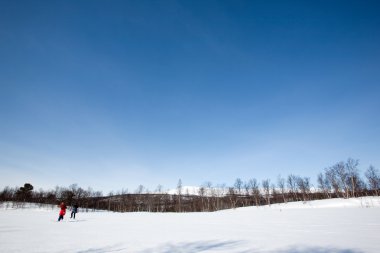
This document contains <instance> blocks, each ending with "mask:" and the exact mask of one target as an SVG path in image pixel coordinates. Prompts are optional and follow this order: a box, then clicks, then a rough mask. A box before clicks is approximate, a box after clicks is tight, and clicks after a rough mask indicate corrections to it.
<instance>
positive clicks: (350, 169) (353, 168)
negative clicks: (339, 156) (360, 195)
mask: <svg viewBox="0 0 380 253" xmlns="http://www.w3.org/2000/svg"><path fill="white" fill-rule="evenodd" d="M345 165H346V170H347V174H348V177H349V179H350V186H351V196H352V197H355V189H356V188H357V184H358V178H359V172H358V165H359V160H354V159H352V158H348V160H347V162H346V164H345Z"/></svg>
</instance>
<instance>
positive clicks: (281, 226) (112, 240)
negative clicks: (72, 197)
mask: <svg viewBox="0 0 380 253" xmlns="http://www.w3.org/2000/svg"><path fill="white" fill-rule="evenodd" d="M81 211H82V212H79V213H78V214H77V215H78V216H77V219H76V220H70V219H69V215H68V214H67V215H66V216H65V219H64V221H63V222H57V221H56V219H57V216H58V207H46V206H45V207H43V208H38V207H36V206H33V205H29V206H26V207H25V208H23V209H14V208H12V205H11V204H10V203H3V204H2V205H1V208H0V252H77V253H85V252H87V253H90V252H137V253H150V252H152V253H153V252H154V253H170V252H178V253H179V252H181V253H190V252H231V253H254V252H270V253H274V252H280V253H291V252H297V253H301V252H302V253H306V252H312V253H327V252H334V253H359V252H368V253H370V252H371V253H377V252H379V250H380V198H379V197H367V198H355V199H331V200H321V201H311V202H306V203H305V202H295V203H287V204H276V205H271V206H262V207H258V208H257V207H246V208H238V209H233V210H224V211H218V212H213V213H112V212H84V210H81Z"/></svg>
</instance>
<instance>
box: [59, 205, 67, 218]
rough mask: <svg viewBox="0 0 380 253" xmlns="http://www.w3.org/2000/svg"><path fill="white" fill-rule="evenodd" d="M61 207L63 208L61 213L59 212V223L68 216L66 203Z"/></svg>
mask: <svg viewBox="0 0 380 253" xmlns="http://www.w3.org/2000/svg"><path fill="white" fill-rule="evenodd" d="M59 207H60V208H61V211H59V217H58V221H61V220H63V216H65V214H66V205H65V203H64V202H62V203H61V204H60V205H59Z"/></svg>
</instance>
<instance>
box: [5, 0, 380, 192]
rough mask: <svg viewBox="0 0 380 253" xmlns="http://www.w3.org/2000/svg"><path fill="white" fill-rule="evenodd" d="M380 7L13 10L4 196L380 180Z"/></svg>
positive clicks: (114, 5) (11, 4) (79, 4)
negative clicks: (320, 177) (346, 168)
mask: <svg viewBox="0 0 380 253" xmlns="http://www.w3.org/2000/svg"><path fill="white" fill-rule="evenodd" d="M379 13H380V2H379V1H327V0H326V1H282V0H281V1H232V0H231V1H211V0H208V1H200V0H195V1H174V0H173V1H172V0H163V1H142V0H135V1H96V0H95V1H83V0H82V1H81V0H80V1H77V0H75V1H17V0H12V1H11V0H2V1H0V175H1V176H0V187H4V186H6V185H9V186H21V185H23V184H24V183H25V182H30V183H32V184H33V185H34V186H35V187H36V188H40V187H41V188H44V189H49V188H53V187H54V186H56V185H61V186H68V185H70V184H72V183H77V184H79V185H80V186H82V187H84V188H86V187H87V186H90V187H92V188H93V189H95V190H102V191H103V192H104V193H107V192H108V191H111V190H113V191H117V190H120V189H122V188H124V189H127V188H128V189H129V191H134V190H135V189H136V188H137V186H138V185H139V184H142V185H144V186H146V187H148V188H149V189H151V190H154V188H155V187H156V186H157V185H158V184H161V185H163V186H164V188H165V189H166V188H173V187H175V186H176V184H177V182H178V179H179V178H181V179H182V182H183V184H184V185H200V184H202V183H204V182H205V181H211V182H212V183H213V184H221V183H226V184H227V185H232V184H233V182H234V181H235V179H236V178H237V177H240V178H242V179H243V180H248V179H250V178H257V179H258V180H262V179H264V178H271V179H272V182H273V181H274V182H275V181H276V178H277V175H279V174H281V175H283V176H287V175H288V174H290V173H293V174H297V175H301V176H308V177H311V178H312V179H314V180H315V178H316V175H317V174H318V173H319V172H322V171H323V169H324V168H326V167H328V166H331V165H333V164H334V163H335V162H338V161H340V160H346V159H347V158H348V157H352V158H356V159H360V169H361V171H362V172H363V171H364V170H365V169H367V168H368V166H369V165H370V164H372V165H374V166H375V167H376V168H379V167H380V148H379V145H380V116H379V115H380V15H379Z"/></svg>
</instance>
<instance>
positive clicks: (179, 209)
mask: <svg viewBox="0 0 380 253" xmlns="http://www.w3.org/2000/svg"><path fill="white" fill-rule="evenodd" d="M177 194H178V212H181V211H182V207H181V198H182V180H181V179H179V180H178V183H177Z"/></svg>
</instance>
